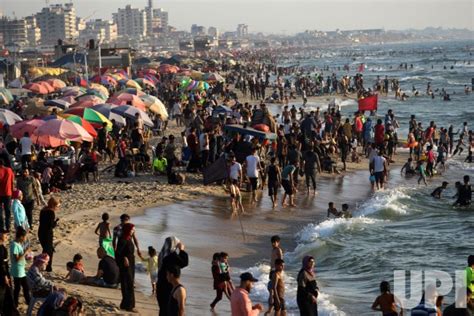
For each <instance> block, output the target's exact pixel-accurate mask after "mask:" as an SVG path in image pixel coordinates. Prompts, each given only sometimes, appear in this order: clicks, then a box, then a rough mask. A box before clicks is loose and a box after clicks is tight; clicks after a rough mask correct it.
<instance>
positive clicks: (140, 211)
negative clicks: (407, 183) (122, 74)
mask: <svg viewBox="0 0 474 316" xmlns="http://www.w3.org/2000/svg"><path fill="white" fill-rule="evenodd" d="M325 99H326V98H324V101H325ZM310 101H323V100H320V99H318V98H314V100H310ZM170 125H171V126H170V127H169V129H168V130H167V133H166V134H174V135H177V134H178V133H179V130H178V129H177V128H176V127H175V125H174V123H173V122H171V124H170ZM154 141H155V142H156V139H155V140H154ZM396 158H397V159H396V160H397V162H396V164H399V163H400V162H401V161H404V160H405V159H406V157H405V155H403V154H400V155H398V156H396ZM106 166H107V165H105V164H104V165H102V164H101V168H100V169H104V168H105V167H106ZM367 166H368V162H367V161H366V159H363V160H362V161H361V162H360V163H358V164H356V163H348V171H346V172H345V173H341V174H318V195H316V196H312V195H310V196H306V192H299V193H298V196H297V204H298V207H296V208H281V207H278V208H277V209H275V210H272V208H271V204H270V202H269V199H268V197H267V190H266V189H264V190H263V191H261V192H260V193H259V194H260V195H259V196H260V197H262V196H263V198H259V202H258V203H257V205H254V206H251V205H250V202H249V198H248V196H247V194H246V193H244V206H245V207H246V214H245V215H244V216H242V217H241V220H242V226H243V229H244V232H245V241H244V237H243V234H242V228H241V225H240V222H239V220H238V219H237V218H231V212H230V206H229V203H228V200H227V194H226V193H225V191H224V189H223V188H222V187H221V186H204V185H202V180H201V176H200V175H199V176H198V175H194V174H187V178H186V184H185V185H183V186H171V185H168V184H167V183H166V178H165V177H157V176H151V175H149V174H141V175H139V176H138V177H135V178H126V179H118V178H113V174H112V173H101V179H100V182H99V183H87V184H85V183H78V184H76V185H75V186H74V188H73V189H72V190H70V191H64V192H61V193H59V194H58V195H59V196H60V197H61V201H62V207H61V211H60V212H59V213H58V215H57V216H58V217H59V218H60V221H59V226H58V227H57V228H56V230H55V241H56V253H55V256H54V261H53V262H54V263H53V270H54V273H52V274H51V275H50V277H51V279H53V280H54V281H55V282H56V283H57V284H58V285H59V287H62V288H65V289H67V291H68V292H69V293H71V294H73V295H77V296H79V297H80V298H81V299H82V300H83V301H84V305H85V312H86V314H87V315H126V314H127V313H124V312H123V311H120V310H119V309H118V305H119V303H120V299H121V294H120V290H116V289H104V288H97V287H91V286H85V285H76V284H69V283H66V282H64V280H63V277H64V276H65V275H66V262H67V261H70V260H71V259H72V257H73V255H74V254H76V253H81V254H82V256H83V257H84V260H83V261H84V263H85V269H86V274H87V275H95V273H96V269H97V264H98V259H97V257H96V256H95V251H96V249H97V236H96V235H95V234H94V233H93V232H94V229H95V227H96V225H97V224H98V223H99V221H100V216H101V214H102V213H103V212H108V213H109V214H110V216H111V219H110V222H111V225H112V227H113V226H115V225H116V224H118V222H119V220H118V217H119V216H120V215H121V214H123V213H128V214H129V215H131V217H132V222H133V223H135V224H136V225H137V236H138V238H139V241H140V242H141V243H140V248H141V249H142V252H146V249H147V247H148V246H149V245H150V244H147V243H145V242H144V241H149V240H150V239H149V236H150V233H153V234H155V235H156V234H158V235H159V236H160V237H161V238H160V239H158V240H154V241H153V242H152V244H151V245H153V246H154V247H155V248H156V249H157V250H158V251H159V249H160V248H161V245H162V242H163V240H164V238H166V237H167V236H171V235H175V236H177V237H179V238H180V239H181V240H182V241H183V242H184V243H185V245H186V247H187V251H188V252H189V254H190V256H191V259H190V262H191V263H190V266H189V267H188V268H186V269H185V270H184V271H183V283H184V284H185V285H186V287H187V288H188V291H189V298H188V308H189V310H188V312H189V314H190V315H205V314H207V313H209V308H208V306H209V303H210V301H211V300H212V299H213V297H214V291H213V290H212V276H211V273H210V258H211V257H212V254H213V253H214V252H216V251H226V252H228V253H229V254H230V256H231V265H232V266H235V267H241V268H244V267H250V266H253V265H255V264H256V263H257V262H260V261H262V260H265V259H266V258H268V256H269V250H270V247H269V242H268V239H269V237H270V236H271V235H273V234H277V233H278V234H279V235H280V236H281V237H282V239H283V240H284V242H283V245H284V248H285V249H291V250H292V249H294V247H295V241H294V238H293V237H294V234H295V233H296V232H297V231H298V230H299V229H301V228H302V227H303V226H304V225H306V224H308V223H310V222H318V221H320V220H322V219H323V218H325V216H326V214H325V211H326V208H327V203H328V202H329V201H333V202H335V203H336V205H340V204H342V203H349V204H350V205H351V209H354V208H355V207H356V206H357V205H358V204H360V203H361V202H362V201H364V200H365V199H366V198H367V197H368V196H369V194H370V186H369V184H368V180H367V177H368V171H367ZM392 166H393V165H392ZM365 174H367V175H365ZM303 182H304V179H303V178H301V180H300V188H302V183H303ZM135 219H136V220H135ZM150 219H151V221H150ZM157 223H163V224H162V225H160V227H161V229H160V230H159V232H156V231H150V230H155V229H156V225H157ZM35 228H36V227H35ZM33 235H34V236H35V237H34V238H36V232H34V233H33ZM33 244H34V245H39V243H36V242H33ZM34 250H35V252H36V253H38V252H40V250H41V249H39V247H38V248H37V249H34ZM295 260H299V259H298V258H295ZM234 274H235V275H233V277H235V276H236V275H237V274H236V273H234ZM136 300H137V309H138V310H139V313H140V315H156V314H157V310H158V308H157V304H156V300H155V298H154V297H151V296H150V293H149V284H148V278H147V277H145V278H143V277H138V278H137V281H136ZM21 308H22V309H23V310H24V309H25V306H24V305H23V306H21ZM229 311H230V306H229V304H228V302H224V303H220V304H219V305H218V307H217V312H218V314H219V313H221V314H223V315H225V314H227V313H228V312H229Z"/></svg>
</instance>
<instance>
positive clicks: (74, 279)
mask: <svg viewBox="0 0 474 316" xmlns="http://www.w3.org/2000/svg"><path fill="white" fill-rule="evenodd" d="M66 269H67V274H66V276H65V279H66V281H68V282H71V283H80V282H82V281H83V280H85V278H86V276H85V275H84V273H82V272H81V271H79V270H77V269H75V268H74V262H72V261H69V262H68V263H67V264H66Z"/></svg>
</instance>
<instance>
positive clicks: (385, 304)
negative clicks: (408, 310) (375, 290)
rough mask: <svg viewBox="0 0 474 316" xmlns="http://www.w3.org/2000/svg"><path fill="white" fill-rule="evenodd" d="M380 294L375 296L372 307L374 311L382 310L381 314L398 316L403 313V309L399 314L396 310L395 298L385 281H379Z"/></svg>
mask: <svg viewBox="0 0 474 316" xmlns="http://www.w3.org/2000/svg"><path fill="white" fill-rule="evenodd" d="M380 292H381V293H382V294H381V295H379V296H377V298H376V299H375V301H374V303H373V304H372V309H373V310H374V311H380V312H382V315H383V316H398V315H403V309H401V310H400V314H398V311H397V301H398V300H397V298H396V297H395V295H393V294H392V293H391V292H390V284H389V283H388V282H387V281H382V282H381V283H380Z"/></svg>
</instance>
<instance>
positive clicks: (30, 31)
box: [25, 15, 41, 47]
mask: <svg viewBox="0 0 474 316" xmlns="http://www.w3.org/2000/svg"><path fill="white" fill-rule="evenodd" d="M25 20H26V33H27V34H26V36H27V38H28V45H30V46H32V47H35V46H37V45H39V44H40V43H41V29H40V28H39V27H38V23H36V17H35V16H34V15H30V16H27V17H26V18H25Z"/></svg>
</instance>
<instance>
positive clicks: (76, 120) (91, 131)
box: [63, 114, 97, 138]
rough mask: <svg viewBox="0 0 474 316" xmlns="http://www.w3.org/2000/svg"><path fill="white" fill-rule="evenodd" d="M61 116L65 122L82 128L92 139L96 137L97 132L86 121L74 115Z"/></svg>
mask: <svg viewBox="0 0 474 316" xmlns="http://www.w3.org/2000/svg"><path fill="white" fill-rule="evenodd" d="M63 116H64V117H65V118H66V120H68V121H71V122H74V123H76V124H79V125H81V126H82V127H84V129H85V130H86V131H87V132H88V133H89V134H90V135H91V136H92V137H94V138H95V137H97V131H96V130H95V128H94V126H92V124H91V123H89V122H88V121H86V120H85V119H83V118H82V117H80V116H77V115H74V114H63Z"/></svg>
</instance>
